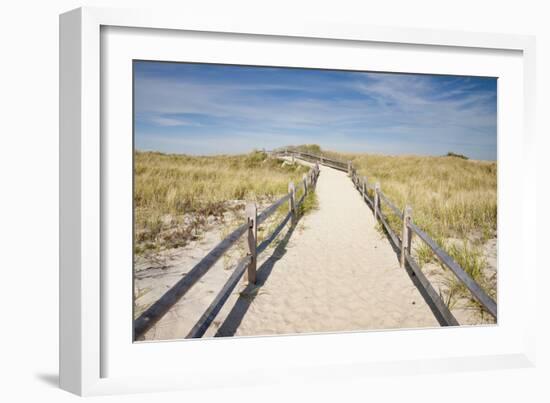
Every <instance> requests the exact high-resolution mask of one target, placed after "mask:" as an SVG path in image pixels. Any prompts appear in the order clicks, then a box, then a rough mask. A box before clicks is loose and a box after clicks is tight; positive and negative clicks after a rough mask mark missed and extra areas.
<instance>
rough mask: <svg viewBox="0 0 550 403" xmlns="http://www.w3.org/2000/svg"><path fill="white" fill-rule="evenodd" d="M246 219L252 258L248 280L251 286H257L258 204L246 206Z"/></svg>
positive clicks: (249, 250)
mask: <svg viewBox="0 0 550 403" xmlns="http://www.w3.org/2000/svg"><path fill="white" fill-rule="evenodd" d="M246 218H247V221H248V255H249V256H250V263H249V264H248V269H247V280H248V283H249V284H256V265H257V263H256V262H257V258H256V245H257V243H258V208H257V207H256V203H249V204H248V205H247V206H246Z"/></svg>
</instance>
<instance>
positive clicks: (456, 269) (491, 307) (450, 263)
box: [408, 223, 497, 319]
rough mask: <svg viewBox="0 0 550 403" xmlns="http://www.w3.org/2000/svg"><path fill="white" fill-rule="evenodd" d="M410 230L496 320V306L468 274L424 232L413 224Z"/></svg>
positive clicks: (410, 225)
mask: <svg viewBox="0 0 550 403" xmlns="http://www.w3.org/2000/svg"><path fill="white" fill-rule="evenodd" d="M408 226H409V228H410V229H412V230H413V231H414V232H415V233H416V234H417V235H418V236H419V237H420V239H422V240H423V241H424V242H425V243H426V244H427V245H428V246H429V247H430V248H431V249H432V251H433V252H434V253H435V255H436V256H437V257H438V258H439V260H440V261H441V262H442V263H443V264H445V266H447V267H448V268H449V269H451V271H452V272H453V273H454V275H455V276H456V277H457V278H458V279H459V280H460V281H461V282H462V283H463V284H464V285H465V286H466V288H468V290H470V292H471V293H472V296H473V297H474V298H475V299H476V300H477V301H478V302H479V303H480V304H481V305H482V306H483V307H484V308H485V309H486V310H487V312H489V313H490V314H491V316H493V317H494V318H495V319H496V318H497V304H496V302H495V301H493V299H492V298H491V297H490V296H489V295H487V293H486V292H485V291H484V290H483V289H482V288H481V287H480V286H479V284H478V283H476V282H475V281H474V279H472V278H471V277H470V275H469V274H468V273H466V272H465V271H464V269H462V267H460V266H459V265H458V263H456V262H455V261H454V259H453V258H452V257H451V256H449V255H448V254H447V252H445V251H444V250H443V249H442V248H441V247H440V246H439V245H438V244H437V243H436V242H435V241H434V240H433V239H432V238H430V237H429V236H428V234H426V233H425V232H424V231H422V230H421V229H420V228H418V227H417V226H416V225H415V224H413V223H408Z"/></svg>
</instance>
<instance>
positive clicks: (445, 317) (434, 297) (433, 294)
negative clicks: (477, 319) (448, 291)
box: [405, 253, 460, 326]
mask: <svg viewBox="0 0 550 403" xmlns="http://www.w3.org/2000/svg"><path fill="white" fill-rule="evenodd" d="M405 259H406V261H407V263H408V267H410V268H411V269H412V271H413V273H414V275H415V277H416V278H417V279H418V282H419V283H420V284H421V285H422V287H423V289H424V291H425V292H426V294H427V296H428V298H429V299H430V301H431V302H432V305H431V306H430V308H432V312H434V309H435V312H434V314H435V316H436V319H437V320H438V322H439V323H440V324H441V325H442V326H459V325H460V323H458V321H457V320H456V318H455V317H454V315H453V314H452V313H451V311H450V310H449V308H448V307H447V305H445V303H444V302H443V300H442V299H441V296H440V295H439V294H438V293H437V291H435V289H434V288H433V286H432V285H431V283H430V282H429V281H428V279H427V278H426V276H424V273H422V270H421V269H420V267H419V266H418V264H417V263H416V261H415V260H414V259H413V258H412V256H411V255H409V254H408V253H405ZM428 305H429V304H428Z"/></svg>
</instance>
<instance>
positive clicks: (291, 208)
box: [288, 182, 296, 225]
mask: <svg viewBox="0 0 550 403" xmlns="http://www.w3.org/2000/svg"><path fill="white" fill-rule="evenodd" d="M288 193H290V198H289V199H288V210H289V211H290V217H291V220H292V225H295V224H296V205H295V204H294V203H295V200H296V189H295V188H294V182H290V183H289V184H288Z"/></svg>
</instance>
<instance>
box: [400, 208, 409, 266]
mask: <svg viewBox="0 0 550 403" xmlns="http://www.w3.org/2000/svg"><path fill="white" fill-rule="evenodd" d="M411 216H412V208H411V207H410V206H405V208H404V209H403V233H402V234H401V259H400V263H401V267H405V251H407V252H408V253H410V250H409V249H410V239H409V238H410V236H411V234H410V233H409V231H410V230H409V227H408V226H407V224H408V223H409V221H410V220H411Z"/></svg>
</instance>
